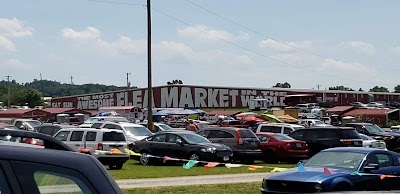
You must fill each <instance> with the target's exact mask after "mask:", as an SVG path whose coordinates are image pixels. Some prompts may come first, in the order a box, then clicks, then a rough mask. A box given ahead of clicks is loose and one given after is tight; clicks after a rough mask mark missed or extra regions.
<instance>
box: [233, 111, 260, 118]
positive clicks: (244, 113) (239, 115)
mask: <svg viewBox="0 0 400 194" xmlns="http://www.w3.org/2000/svg"><path fill="white" fill-rule="evenodd" d="M256 115H258V114H257V113H254V112H243V113H239V114H237V115H235V117H236V118H237V119H243V118H246V117H253V116H256Z"/></svg>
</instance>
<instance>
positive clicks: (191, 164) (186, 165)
mask: <svg viewBox="0 0 400 194" xmlns="http://www.w3.org/2000/svg"><path fill="white" fill-rule="evenodd" d="M197 163H198V161H197V160H189V161H188V162H187V163H186V164H184V165H183V168H184V169H186V170H187V169H190V168H192V167H193V166H195V165H196V164H197Z"/></svg>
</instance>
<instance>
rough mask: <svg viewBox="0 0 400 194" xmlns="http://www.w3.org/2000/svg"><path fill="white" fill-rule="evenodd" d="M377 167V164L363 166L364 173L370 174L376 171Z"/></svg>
mask: <svg viewBox="0 0 400 194" xmlns="http://www.w3.org/2000/svg"><path fill="white" fill-rule="evenodd" d="M378 169H379V165H378V164H368V165H367V166H364V171H365V172H371V171H373V170H378Z"/></svg>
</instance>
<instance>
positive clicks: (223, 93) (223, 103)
mask: <svg viewBox="0 0 400 194" xmlns="http://www.w3.org/2000/svg"><path fill="white" fill-rule="evenodd" d="M228 94H229V92H228V89H220V90H219V105H220V107H229V101H228V100H229V96H228Z"/></svg>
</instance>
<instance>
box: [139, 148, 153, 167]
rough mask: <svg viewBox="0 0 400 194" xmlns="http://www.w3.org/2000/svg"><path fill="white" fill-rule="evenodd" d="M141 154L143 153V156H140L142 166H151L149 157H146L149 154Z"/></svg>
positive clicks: (144, 152)
mask: <svg viewBox="0 0 400 194" xmlns="http://www.w3.org/2000/svg"><path fill="white" fill-rule="evenodd" d="M140 153H141V156H140V158H139V162H140V164H142V165H148V164H150V158H149V157H146V156H147V152H146V151H143V152H140Z"/></svg>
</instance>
